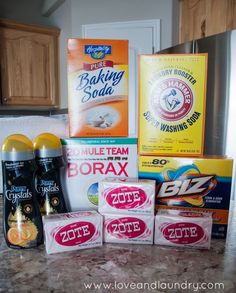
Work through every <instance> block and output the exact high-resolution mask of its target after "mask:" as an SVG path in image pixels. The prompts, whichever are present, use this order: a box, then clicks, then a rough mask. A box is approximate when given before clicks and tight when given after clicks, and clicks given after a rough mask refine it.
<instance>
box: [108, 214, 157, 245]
mask: <svg viewBox="0 0 236 293" xmlns="http://www.w3.org/2000/svg"><path fill="white" fill-rule="evenodd" d="M103 216H104V227H103V229H104V242H109V243H130V244H131V243H132V244H153V230H154V215H150V216H143V215H134V216H132V215H130V216H129V215H114V214H106V215H103Z"/></svg>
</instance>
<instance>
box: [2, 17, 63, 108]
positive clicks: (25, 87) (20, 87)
mask: <svg viewBox="0 0 236 293" xmlns="http://www.w3.org/2000/svg"><path fill="white" fill-rule="evenodd" d="M59 33H60V30H58V29H51V28H42V27H38V26H32V25H24V24H19V23H17V22H13V21H8V20H0V87H1V101H2V104H4V105H9V106H12V105H14V106H17V105H20V106H47V107H57V106H59V90H58V37H59Z"/></svg>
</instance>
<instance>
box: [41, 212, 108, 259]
mask: <svg viewBox="0 0 236 293" xmlns="http://www.w3.org/2000/svg"><path fill="white" fill-rule="evenodd" d="M102 220H103V219H102V216H101V215H100V214H99V213H97V212H96V211H83V212H72V213H64V214H53V215H48V216H44V217H43V229H44V242H45V247H46V252H47V253H48V254H51V253H57V252H63V251H72V250H77V249H85V248H94V247H98V246H102V226H103V225H102V223H103V221H102Z"/></svg>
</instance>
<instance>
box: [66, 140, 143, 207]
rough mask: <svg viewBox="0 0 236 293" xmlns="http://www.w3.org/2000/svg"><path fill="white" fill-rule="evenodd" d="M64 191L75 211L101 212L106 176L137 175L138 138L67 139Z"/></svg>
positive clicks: (125, 176)
mask: <svg viewBox="0 0 236 293" xmlns="http://www.w3.org/2000/svg"><path fill="white" fill-rule="evenodd" d="M61 141H62V145H63V149H64V152H65V157H66V160H67V168H66V169H65V173H64V182H65V186H64V189H65V192H66V194H67V198H68V200H69V205H70V207H71V209H72V211H76V210H91V209H95V210H97V209H98V183H99V181H100V180H102V179H104V178H105V177H115V178H120V177H122V178H128V177H137V176H138V159H137V139H135V138H83V139H82V138H65V139H62V140H61Z"/></svg>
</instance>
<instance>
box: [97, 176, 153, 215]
mask: <svg viewBox="0 0 236 293" xmlns="http://www.w3.org/2000/svg"><path fill="white" fill-rule="evenodd" d="M155 188H156V182H155V180H145V179H137V178H105V179H103V180H102V181H100V182H99V201H98V211H99V212H100V213H101V214H106V213H114V214H129V215H131V214H142V215H153V214H154V202H155Z"/></svg>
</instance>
